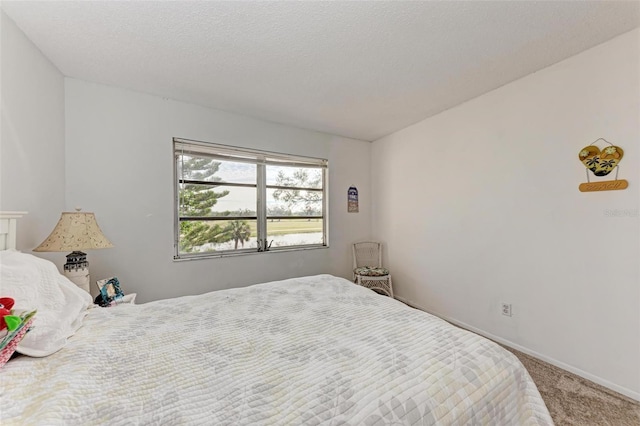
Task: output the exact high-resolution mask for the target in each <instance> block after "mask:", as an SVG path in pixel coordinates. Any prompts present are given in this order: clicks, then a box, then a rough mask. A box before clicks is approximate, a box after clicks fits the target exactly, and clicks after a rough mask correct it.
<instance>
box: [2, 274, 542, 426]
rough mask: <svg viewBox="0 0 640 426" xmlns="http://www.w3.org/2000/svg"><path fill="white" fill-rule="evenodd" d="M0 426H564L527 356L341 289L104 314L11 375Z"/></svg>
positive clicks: (299, 285)
mask: <svg viewBox="0 0 640 426" xmlns="http://www.w3.org/2000/svg"><path fill="white" fill-rule="evenodd" d="M0 424H3V425H10V424H20V425H23V424H39V425H72V424H78V425H88V424H122V425H125V424H141V425H142V424H158V425H160V424H161V425H179V424H182V425H200V424H202V425H254V424H273V425H300V424H305V425H315V424H327V425H328V424H332V425H333V424H336V425H337V424H353V425H373V424H379V425H382V424H420V425H432V424H442V425H471V424H473V425H476V424H486V425H534V424H543V425H550V424H552V421H551V418H550V417H549V413H548V411H547V409H546V407H545V405H544V403H543V401H542V399H541V398H540V394H539V393H538V390H537V389H536V387H535V385H534V383H533V382H532V380H531V378H530V377H529V375H528V373H527V372H526V370H525V369H524V367H523V366H522V365H521V364H520V362H519V361H518V360H517V358H516V357H515V356H513V355H512V354H510V353H509V352H507V351H505V350H503V349H502V348H500V347H499V346H498V345H496V344H494V343H492V342H490V341H488V340H486V339H484V338H481V337H479V336H476V335H474V334H472V333H469V332H466V331H463V330H460V329H458V328H455V327H453V326H451V325H449V324H447V323H446V322H444V321H442V320H440V319H437V318H435V317H433V316H431V315H428V314H426V313H424V312H420V311H418V310H414V309H411V308H408V307H406V306H404V305H403V304H401V303H400V302H398V301H395V300H392V299H390V298H387V297H383V296H379V295H377V294H375V293H373V292H372V291H370V290H367V289H365V288H362V287H359V286H356V285H354V284H352V283H350V282H348V281H346V280H343V279H341V278H335V277H332V276H329V275H319V276H315V277H306V278H298V279H292V280H285V281H278V282H274V283H267V284H260V285H256V286H252V287H248V288H243V289H233V290H225V291H218V292H213V293H209V294H205V295H201V296H189V297H181V298H177V299H171V300H164V301H158V302H153V303H147V304H144V305H120V306H117V307H114V308H96V309H92V310H91V311H90V312H89V315H87V316H86V318H85V321H84V325H83V327H82V328H81V329H80V330H79V331H78V333H77V334H76V335H75V336H73V337H72V338H71V339H70V340H69V342H68V344H67V346H66V347H65V348H64V349H62V350H61V351H59V352H57V353H55V354H53V355H51V356H49V357H47V358H38V359H36V358H27V357H21V358H17V359H14V360H12V361H10V362H9V363H8V364H7V365H5V366H4V367H3V368H2V370H0Z"/></svg>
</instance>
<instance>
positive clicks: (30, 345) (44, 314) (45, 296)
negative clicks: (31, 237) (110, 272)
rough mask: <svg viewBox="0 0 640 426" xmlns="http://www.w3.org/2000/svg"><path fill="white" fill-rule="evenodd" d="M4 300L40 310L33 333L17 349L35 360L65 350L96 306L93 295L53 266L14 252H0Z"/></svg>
mask: <svg viewBox="0 0 640 426" xmlns="http://www.w3.org/2000/svg"><path fill="white" fill-rule="evenodd" d="M0 297H11V298H13V299H14V300H15V305H14V309H16V310H20V311H21V310H33V309H37V310H38V313H37V314H36V316H35V319H34V322H33V328H32V330H31V331H29V332H28V333H27V334H26V335H25V337H24V339H23V340H22V342H20V344H19V345H18V347H17V349H16V352H19V353H21V354H24V355H29V356H34V357H42V356H47V355H51V354H52V353H54V352H57V351H59V350H60V349H62V348H63V347H64V345H65V344H66V343H67V338H69V337H70V336H72V335H73V334H74V333H75V332H76V330H78V328H80V326H81V325H82V319H83V318H84V316H85V315H86V313H87V308H88V307H90V306H92V300H91V296H90V295H89V293H87V292H86V291H84V290H82V289H80V288H79V287H78V286H76V285H75V284H73V283H72V282H71V281H69V279H68V278H67V277H65V276H64V275H61V274H60V273H59V272H58V269H57V268H56V266H55V265H54V264H53V263H52V262H50V261H48V260H45V259H41V258H39V257H35V256H33V255H30V254H25V253H20V252H18V251H14V250H4V251H0Z"/></svg>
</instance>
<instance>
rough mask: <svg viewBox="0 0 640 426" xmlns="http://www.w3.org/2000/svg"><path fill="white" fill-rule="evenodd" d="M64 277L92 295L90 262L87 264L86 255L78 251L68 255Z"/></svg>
mask: <svg viewBox="0 0 640 426" xmlns="http://www.w3.org/2000/svg"><path fill="white" fill-rule="evenodd" d="M64 276H65V277H67V278H69V279H70V280H71V281H72V282H73V283H74V284H75V285H77V286H78V287H80V288H81V289H83V290H84V291H86V292H87V293H91V290H90V283H91V279H90V277H89V262H87V254H86V253H83V252H81V251H77V250H76V251H73V252H71V253H69V254H68V255H67V263H65V264H64Z"/></svg>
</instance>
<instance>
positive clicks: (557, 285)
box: [371, 30, 640, 399]
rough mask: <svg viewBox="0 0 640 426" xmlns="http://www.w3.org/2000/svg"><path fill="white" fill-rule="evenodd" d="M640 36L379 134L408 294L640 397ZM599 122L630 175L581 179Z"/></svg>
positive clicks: (384, 229)
mask: <svg viewBox="0 0 640 426" xmlns="http://www.w3.org/2000/svg"><path fill="white" fill-rule="evenodd" d="M639 40H640V30H635V31H632V32H630V33H627V34H624V35H622V36H620V37H618V38H615V39H614V40H612V41H610V42H607V43H605V44H602V45H600V46H597V47H595V48H593V49H590V50H588V51H586V52H583V53H581V54H579V55H577V56H574V57H572V58H569V59H567V60H565V61H563V62H561V63H558V64H556V65H553V66H551V67H549V68H547V69H544V70H542V71H540V72H537V73H535V74H533V75H530V76H527V77H525V78H523V79H521V80H518V81H516V82H513V83H511V84H509V85H506V86H504V87H502V88H499V89H497V90H495V91H493V92H490V93H488V94H485V95H483V96H481V97H478V98H476V99H474V100H472V101H470V102H467V103H465V104H463V105H460V106H458V107H456V108H453V109H451V110H448V111H446V112H444V113H442V114H439V115H437V116H435V117H432V118H429V119H426V120H424V121H422V122H420V123H417V124H415V125H413V126H410V127H408V128H406V129H404V130H401V131H399V132H397V133H394V134H392V135H390V136H388V137H385V138H383V139H381V140H378V141H376V142H374V143H373V149H372V167H371V169H372V170H373V171H375V172H374V173H373V179H372V193H373V194H375V197H374V203H373V206H374V214H373V228H372V229H373V233H374V236H375V237H377V238H379V239H381V240H382V241H384V242H385V243H386V246H387V249H388V250H387V251H388V253H386V254H387V255H388V256H387V257H386V258H387V259H388V261H387V263H388V265H389V266H390V268H391V270H392V272H393V274H394V286H395V291H396V292H397V294H398V295H399V296H400V297H402V298H404V299H406V300H408V301H410V302H412V303H414V304H416V305H418V306H420V307H423V308H424V309H425V310H427V311H430V312H433V313H436V314H439V315H441V316H444V317H446V318H449V319H452V320H454V321H455V322H458V323H459V324H463V325H465V326H467V327H471V328H473V329H475V330H478V331H480V332H482V333H484V334H486V335H490V336H493V337H495V338H498V339H500V340H502V341H503V342H509V343H510V344H511V345H516V347H520V348H521V349H524V350H526V351H527V352H529V353H534V354H537V355H538V356H540V357H542V358H544V359H547V360H550V361H552V362H554V363H556V364H557V365H560V366H564V367H565V368H568V369H570V370H572V371H574V372H578V373H580V374H582V375H583V376H585V377H588V378H591V379H594V380H596V381H599V382H600V383H602V384H605V385H607V386H609V387H612V388H614V389H617V390H619V391H622V392H624V393H626V394H627V395H630V396H633V397H635V398H636V399H638V397H639V396H640V271H639V263H640V262H639V259H640V250H639V246H640V227H639V218H638V208H639V198H640V197H639V190H638V188H639V187H640V173H639V169H640V161H639V158H638V157H639V152H638V151H639V148H640V146H639V145H640V56H639V51H640V49H639V45H640V43H639ZM599 137H604V138H606V139H607V140H609V141H610V142H613V143H615V144H618V145H619V146H620V147H622V148H623V149H624V152H625V154H624V158H623V160H622V162H621V164H620V178H624V179H627V180H628V181H629V188H628V189H627V190H624V191H610V192H599V193H581V192H579V191H578V185H579V184H580V183H581V182H585V181H586V176H585V168H584V167H583V165H582V164H581V163H580V162H579V161H578V152H579V151H580V150H581V148H583V147H584V146H586V145H589V144H590V143H591V142H592V141H594V140H595V139H597V138H599ZM605 180H608V179H607V178H605ZM610 210H613V212H611V211H610ZM616 215H618V216H616ZM503 301H504V302H510V303H512V304H513V317H511V318H509V317H505V316H502V315H501V314H500V311H499V304H500V302H503Z"/></svg>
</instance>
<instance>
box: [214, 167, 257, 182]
mask: <svg viewBox="0 0 640 426" xmlns="http://www.w3.org/2000/svg"><path fill="white" fill-rule="evenodd" d="M219 163H220V167H219V168H218V173H216V176H218V177H220V179H221V180H222V182H231V183H252V184H255V183H256V181H257V166H256V165H255V164H248V163H234V162H232V161H219Z"/></svg>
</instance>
